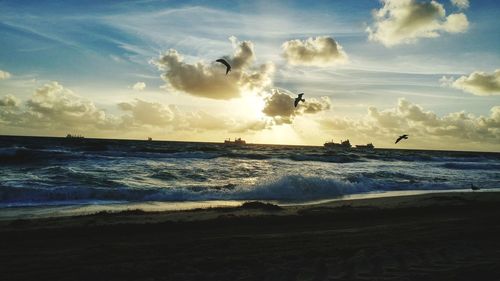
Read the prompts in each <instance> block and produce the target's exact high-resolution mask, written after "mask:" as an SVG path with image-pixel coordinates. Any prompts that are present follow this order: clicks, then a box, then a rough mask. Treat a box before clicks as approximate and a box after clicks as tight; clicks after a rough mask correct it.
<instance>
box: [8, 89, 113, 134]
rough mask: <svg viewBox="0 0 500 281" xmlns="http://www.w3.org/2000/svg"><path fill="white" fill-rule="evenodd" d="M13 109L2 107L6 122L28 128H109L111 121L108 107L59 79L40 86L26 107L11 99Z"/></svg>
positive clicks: (26, 103)
mask: <svg viewBox="0 0 500 281" xmlns="http://www.w3.org/2000/svg"><path fill="white" fill-rule="evenodd" d="M9 99H10V100H11V98H9V96H7V97H4V99H3V101H6V100H7V104H9V103H10V105H11V106H10V108H0V119H1V120H2V122H3V123H6V124H9V125H12V126H19V127H28V128H42V129H43V128H45V129H47V128H52V129H59V128H75V127H78V128H89V127H93V128H108V127H109V126H110V125H111V121H112V120H110V119H109V118H108V116H107V115H106V113H105V112H104V110H101V109H99V108H97V107H96V106H95V105H94V103H92V102H91V101H88V100H85V99H82V98H80V97H79V96H77V95H75V94H74V93H73V92H72V91H71V90H69V89H65V88H64V87H63V86H62V85H61V84H59V83H58V82H50V83H47V84H45V85H44V86H42V87H40V88H38V89H36V91H35V93H34V94H33V96H32V97H31V98H29V99H28V100H27V101H26V102H25V104H24V106H20V105H19V103H18V102H15V103H13V102H9V101H8V100H9Z"/></svg>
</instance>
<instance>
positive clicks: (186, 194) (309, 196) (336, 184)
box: [0, 175, 456, 206]
mask: <svg viewBox="0 0 500 281" xmlns="http://www.w3.org/2000/svg"><path fill="white" fill-rule="evenodd" d="M453 188H456V186H453V185H451V184H448V183H443V182H440V183H435V182H390V181H386V182H384V181H381V180H377V179H373V178H369V177H367V176H358V177H355V178H350V179H339V178H331V177H319V176H300V175H283V176H277V177H273V178H268V179H265V180H263V181H261V182H259V183H257V184H256V185H235V184H225V185H222V186H211V187H210V186H208V187H203V186H193V187H183V188H129V187H105V188H98V187H74V186H63V187H54V188H31V187H23V188H19V187H17V188H12V187H5V186H0V205H2V206H5V205H9V204H14V205H18V206H19V205H23V204H25V205H33V204H40V205H43V204H48V203H50V202H56V201H57V202H65V201H88V202H96V201H122V202H142V201H167V202H168V201H202V200H278V201H284V202H285V201H286V202H290V201H295V202H301V201H302V202H304V201H311V200H318V199H328V198H335V197H340V196H343V195H351V194H359V193H367V192H375V191H394V190H443V189H453Z"/></svg>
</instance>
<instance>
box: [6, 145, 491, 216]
mask: <svg viewBox="0 0 500 281" xmlns="http://www.w3.org/2000/svg"><path fill="white" fill-rule="evenodd" d="M471 184H474V185H475V186H479V187H481V188H482V189H496V188H500V154H499V153H484V152H456V151H425V150H396V149H375V150H357V149H354V148H353V149H350V150H339V151H327V150H325V149H324V148H323V147H317V146H316V147H315V146H278V145H258V144H255V145H245V146H226V145H224V144H222V143H195V142H169V141H134V140H104V139H67V138H41V137H8V136H3V137H0V211H1V210H2V209H6V208H20V207H33V206H52V207H54V206H77V205H91V206H99V205H110V204H142V203H146V202H158V203H161V205H163V206H167V205H168V204H169V203H171V204H172V206H175V204H177V205H178V206H181V205H182V206H184V205H186V206H195V207H196V206H199V204H198V205H197V204H192V203H196V202H203V204H207V202H219V203H220V204H222V205H224V203H221V202H227V204H229V205H231V204H233V203H231V202H235V201H242V200H266V201H274V202H279V203H301V202H302V203H303V202H310V201H318V200H328V199H335V198H342V197H343V196H353V195H358V194H373V193H377V194H380V193H382V194H384V193H388V194H389V193H391V192H396V191H397V192H401V191H404V192H412V191H415V192H421V191H445V190H470V187H471ZM182 202H183V203H182ZM186 202H190V204H187V203H186ZM180 203H182V204H180ZM179 204H180V205H179Z"/></svg>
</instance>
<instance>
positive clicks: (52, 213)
mask: <svg viewBox="0 0 500 281" xmlns="http://www.w3.org/2000/svg"><path fill="white" fill-rule="evenodd" d="M457 192H458V193H469V192H474V193H485V192H486V193H488V192H500V189H482V190H479V191H471V190H466V189H452V190H400V191H386V192H368V193H359V194H349V195H344V196H341V197H338V198H329V199H320V200H312V201H305V202H293V201H292V202H286V201H285V202H280V201H276V200H258V199H249V200H205V201H169V202H162V201H145V202H102V203H98V204H92V203H86V202H82V203H78V202H76V203H75V204H53V205H51V204H49V205H33V206H29V205H28V206H26V205H21V206H16V205H13V206H6V207H2V208H0V210H1V213H0V221H9V220H15V219H30V220H32V219H40V218H59V217H74V216H84V215H93V214H95V213H99V212H113V213H117V212H123V211H129V210H140V211H144V212H147V213H159V212H177V211H189V210H199V209H214V208H224V207H239V206H241V205H242V204H244V203H245V202H249V201H259V202H263V203H271V204H275V205H278V206H280V207H284V208H286V207H296V206H314V205H320V204H328V203H332V202H343V201H350V200H366V199H376V198H390V197H401V196H417V195H425V194H448V193H457Z"/></svg>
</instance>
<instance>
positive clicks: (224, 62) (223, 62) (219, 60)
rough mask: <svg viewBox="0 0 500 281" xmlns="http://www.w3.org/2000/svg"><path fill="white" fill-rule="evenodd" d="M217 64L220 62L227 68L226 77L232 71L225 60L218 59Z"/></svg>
mask: <svg viewBox="0 0 500 281" xmlns="http://www.w3.org/2000/svg"><path fill="white" fill-rule="evenodd" d="M216 62H220V63H222V64H223V65H225V66H226V75H227V74H228V73H229V71H231V66H230V65H229V63H228V62H227V61H226V60H225V59H218V60H216Z"/></svg>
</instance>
